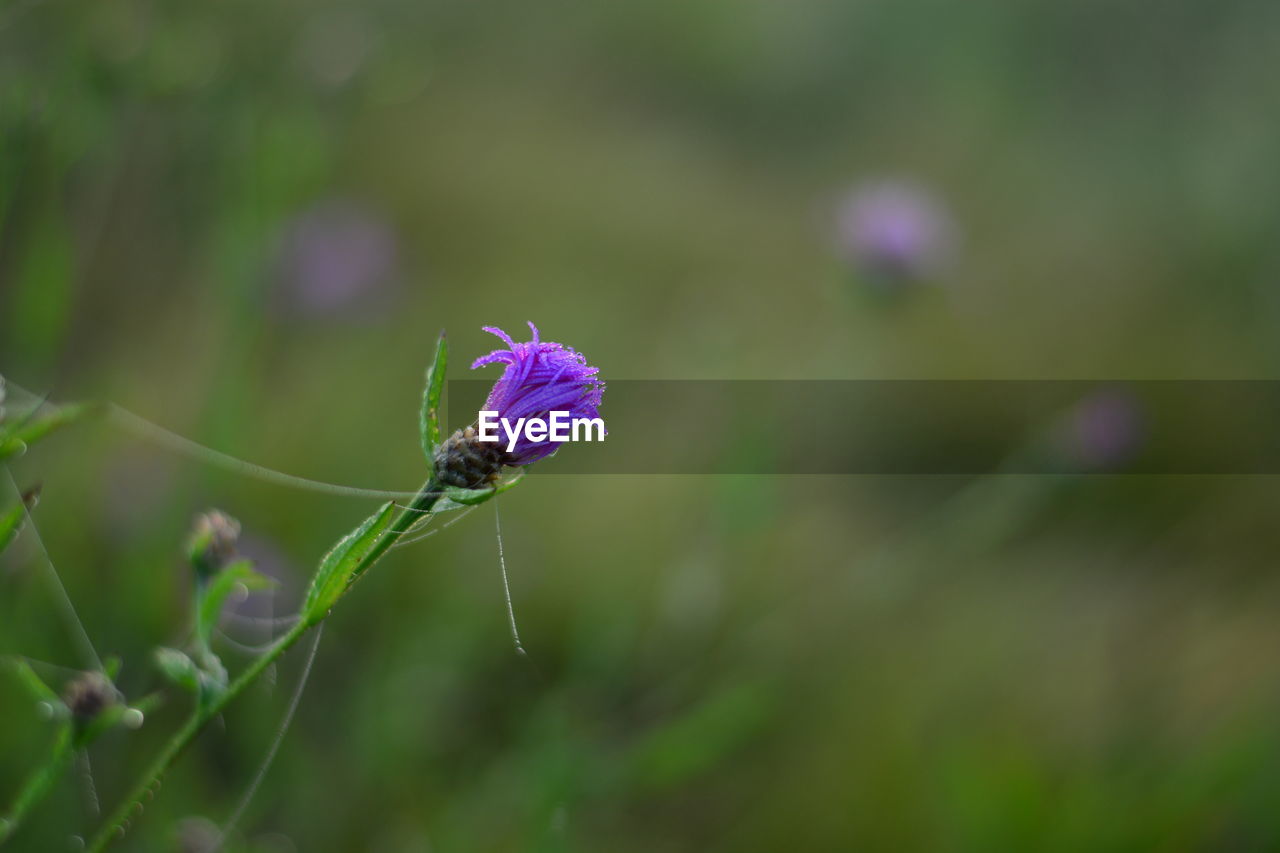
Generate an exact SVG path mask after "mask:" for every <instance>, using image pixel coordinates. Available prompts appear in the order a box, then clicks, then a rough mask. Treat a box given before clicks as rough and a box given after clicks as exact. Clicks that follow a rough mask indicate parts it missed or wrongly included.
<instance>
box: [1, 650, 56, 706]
mask: <svg viewBox="0 0 1280 853" xmlns="http://www.w3.org/2000/svg"><path fill="white" fill-rule="evenodd" d="M5 663H6V664H7V665H8V667H9V669H10V670H12V671H13V674H14V675H16V676H17V678H18V681H19V683H21V684H22V686H23V687H25V688H26V689H27V692H28V693H30V694H31V698H32V699H34V700H35V701H37V702H49V703H51V704H52V705H54V706H55V707H56V706H57V705H59V704H61V703H62V700H61V699H59V698H58V694H57V693H55V692H54V690H53V688H52V687H50V686H49V685H47V684H45V683H44V679H42V678H41V677H40V676H39V675H37V674H36V671H35V670H34V669H32V668H31V664H29V663H27V662H26V661H25V660H23V659H22V658H7V659H6V660H5Z"/></svg>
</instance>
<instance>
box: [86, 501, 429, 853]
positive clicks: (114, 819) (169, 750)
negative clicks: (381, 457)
mask: <svg viewBox="0 0 1280 853" xmlns="http://www.w3.org/2000/svg"><path fill="white" fill-rule="evenodd" d="M440 495H441V492H440V487H439V486H438V485H437V484H436V482H435V479H434V478H433V479H432V480H430V481H429V482H428V483H427V484H426V485H425V486H423V487H422V490H421V491H420V492H418V495H417V497H415V498H414V499H413V502H412V503H410V504H409V506H408V507H407V508H406V509H404V510H402V511H401V513H400V515H398V516H397V517H396V520H395V521H394V522H392V524H391V527H389V528H388V529H387V533H386V535H385V536H383V537H382V539H381V540H379V542H378V543H377V545H376V546H375V547H373V548H371V549H370V550H369V553H368V554H366V555H365V557H364V559H362V560H361V562H360V566H359V569H358V571H357V573H358V574H359V573H363V572H364V570H366V569H368V568H369V567H370V566H372V565H373V564H374V563H375V562H377V561H378V559H379V558H380V557H382V555H383V554H385V553H386V552H387V549H388V548H390V547H391V546H392V545H393V544H395V541H396V540H397V539H399V538H400V537H401V536H403V535H404V533H405V531H406V530H408V529H409V528H410V527H411V526H413V523H414V522H415V521H417V520H419V519H420V518H422V515H423V513H424V512H426V511H429V510H430V509H431V507H433V506H434V505H435V503H436V501H438V500H439V499H440ZM323 619H324V616H320V617H319V618H316V619H310V620H308V619H300V620H298V622H297V623H296V624H295V625H294V626H293V627H292V628H290V629H289V631H288V632H287V633H286V634H285V635H284V636H282V637H281V638H280V639H279V640H277V641H276V642H275V643H274V644H273V645H272V646H271V648H269V649H267V650H266V651H265V652H263V653H262V655H260V656H259V657H257V658H255V659H254V660H253V662H252V663H250V664H249V666H248V667H246V668H245V669H244V671H242V672H241V673H240V674H239V675H238V676H236V679H235V680H234V681H232V682H231V684H229V685H228V686H227V689H226V690H224V691H223V692H222V693H221V694H219V695H218V696H217V697H216V698H215V699H213V700H212V701H210V702H208V703H207V704H204V705H203V706H202V707H200V706H198V707H197V708H196V710H195V711H193V712H192V714H191V716H190V717H189V718H188V719H187V722H186V723H184V724H183V726H182V728H181V729H179V730H178V731H177V732H176V733H175V734H174V736H173V737H172V738H170V740H169V742H168V743H167V744H166V745H165V747H164V749H162V750H161V751H160V754H159V755H157V756H156V757H155V759H154V760H153V761H152V762H151V764H150V766H148V767H147V770H146V772H144V773H143V774H142V776H141V778H140V779H139V781H138V784H137V785H135V786H134V788H133V790H132V791H130V793H129V795H128V796H127V797H125V799H124V802H122V803H121V804H120V805H119V806H118V807H117V808H116V810H115V811H114V812H112V813H111V815H110V816H109V817H108V818H107V820H106V822H105V823H104V824H103V826H102V829H100V830H99V831H98V834H97V835H96V836H94V838H93V840H92V841H91V842H90V843H89V846H88V848H87V853H101V851H103V850H105V849H106V848H107V846H108V845H109V844H111V842H113V841H115V840H116V839H118V838H121V837H123V836H124V834H125V831H126V830H127V829H128V826H129V820H130V818H131V817H132V815H133V814H134V812H135V811H136V810H140V809H141V808H142V803H143V801H144V800H145V799H146V797H147V794H148V793H149V792H150V791H151V790H152V789H153V788H154V787H155V785H156V783H158V782H159V781H160V778H161V777H162V776H163V775H164V774H165V772H166V771H168V769H169V766H170V765H171V764H173V762H174V761H175V760H177V758H178V756H179V755H181V754H182V753H183V751H184V750H186V748H187V747H188V746H190V745H191V742H192V741H193V740H195V738H196V736H197V735H198V734H200V732H201V730H202V729H204V727H205V725H206V724H208V722H209V721H210V720H212V719H213V718H214V717H216V716H218V715H219V714H221V713H222V712H223V711H224V710H225V709H226V707H227V706H228V705H230V704H231V703H232V702H234V701H235V700H236V699H237V698H238V697H239V696H240V694H241V693H243V692H244V691H245V689H246V688H248V687H249V685H251V684H253V682H255V681H257V679H258V676H260V675H262V673H263V672H264V671H265V670H266V668H267V667H269V666H271V664H273V663H275V662H276V661H277V660H278V659H279V658H280V657H281V656H282V655H283V654H284V653H285V652H287V651H288V650H289V649H290V648H291V647H292V646H293V644H294V643H296V642H298V640H300V639H302V635H303V634H305V633H307V631H309V630H311V628H313V627H315V626H316V625H317V624H319V623H320V621H322V620H323Z"/></svg>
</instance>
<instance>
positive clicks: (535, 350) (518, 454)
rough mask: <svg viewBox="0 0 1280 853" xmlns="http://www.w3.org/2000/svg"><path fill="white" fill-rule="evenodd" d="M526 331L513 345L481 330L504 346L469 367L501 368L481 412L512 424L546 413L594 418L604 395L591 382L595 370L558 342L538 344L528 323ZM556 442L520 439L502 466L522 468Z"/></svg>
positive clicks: (492, 330)
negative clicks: (525, 339) (528, 337)
mask: <svg viewBox="0 0 1280 853" xmlns="http://www.w3.org/2000/svg"><path fill="white" fill-rule="evenodd" d="M529 328H530V329H531V330H532V331H533V340H532V341H529V342H527V343H520V344H518V343H516V342H515V341H513V340H511V336H510V335H508V334H507V333H506V332H504V331H502V330H501V329H498V328H495V327H493V326H485V327H484V330H485V331H486V332H488V333H490V334H492V335H497V336H498V337H499V338H501V339H502V340H503V341H505V342H506V344H507V346H508V347H509V349H499V350H494V351H493V352H491V353H489V354H488V355H486V356H481V357H480V358H477V359H476V360H475V363H474V364H472V365H471V369H472V370H475V369H476V368H477V367H484V366H485V365H486V364H494V363H497V362H500V363H502V364H505V365H506V366H507V367H506V369H505V370H503V371H502V376H501V377H500V378H499V379H498V381H497V383H496V384H495V385H494V386H493V390H492V391H490V392H489V398H488V399H487V400H485V404H484V407H485V410H486V411H496V412H498V415H499V417H503V418H507V419H508V420H510V421H511V422H512V423H514V422H515V420H516V419H517V418H546V417H547V413H548V412H551V411H566V412H569V415H570V417H572V418H597V417H599V416H600V412H599V406H600V398H601V396H602V395H603V394H604V383H603V382H601V381H600V380H599V379H597V378H596V374H597V373H599V368H596V367H591V366H589V365H588V364H587V360H586V358H584V357H583V356H582V355H581V354H579V353H577V352H575V351H574V350H572V349H570V348H569V347H566V346H565V345H564V344H557V343H552V342H550V341H540V340H539V339H538V327H537V326H535V325H533V323H530V324H529ZM562 443H563V442H554V441H551V440H550V439H548V440H546V441H539V442H531V441H528V440H527V439H525V438H524V437H523V436H522V437H521V438H520V441H519V443H517V444H516V447H515V450H514V451H513V452H511V453H510V454H507V457H506V458H505V459H504V462H505V463H506V464H507V465H528V464H530V463H531V462H537V461H538V460H539V459H542V458H544V457H546V456H549V455H550V454H551V453H553V452H555V450H556V448H557V447H559V446H560V444H562Z"/></svg>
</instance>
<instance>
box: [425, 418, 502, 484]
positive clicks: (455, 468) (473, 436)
mask: <svg viewBox="0 0 1280 853" xmlns="http://www.w3.org/2000/svg"><path fill="white" fill-rule="evenodd" d="M505 459H506V452H505V451H504V450H503V449H502V444H501V443H500V442H495V441H481V440H480V437H479V435H478V434H477V433H476V430H475V427H467V428H466V429H460V430H458V431H457V432H455V433H454V434H453V435H451V436H449V437H448V438H446V439H445V440H444V441H443V442H441V443H440V447H439V449H437V450H436V456H435V463H436V479H437V480H438V481H439V482H440V483H441V485H445V486H457V487H458V488H460V489H478V488H480V487H482V486H487V485H490V484H492V483H493V482H495V481H496V480H497V479H498V476H499V475H500V474H501V473H502V466H503V465H504V464H505Z"/></svg>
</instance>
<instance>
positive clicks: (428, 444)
mask: <svg viewBox="0 0 1280 853" xmlns="http://www.w3.org/2000/svg"><path fill="white" fill-rule="evenodd" d="M448 363H449V346H448V344H447V343H446V341H445V337H444V332H441V333H440V339H439V340H438V341H436V357H435V361H433V362H432V363H431V367H429V368H427V384H426V387H425V388H424V389H423V391H422V411H421V412H420V413H419V415H418V432H419V434H420V438H421V441H422V452H423V453H425V454H426V456H427V463H428V464H434V462H435V458H434V457H435V452H436V446H437V445H439V444H440V438H441V435H440V398H441V396H442V395H443V394H444V374H445V367H446V366H447V365H448Z"/></svg>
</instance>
